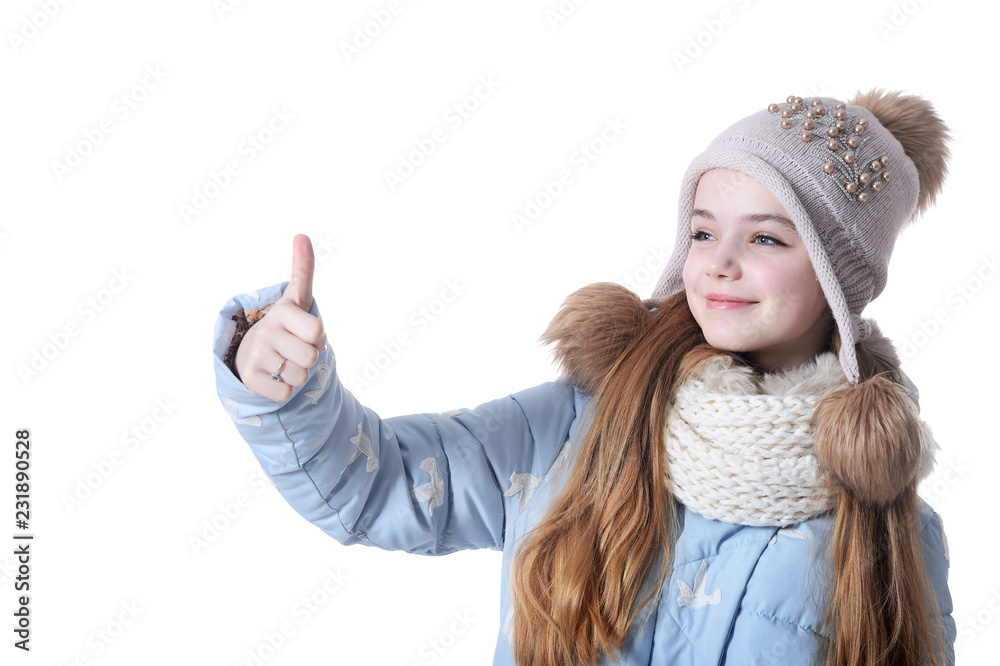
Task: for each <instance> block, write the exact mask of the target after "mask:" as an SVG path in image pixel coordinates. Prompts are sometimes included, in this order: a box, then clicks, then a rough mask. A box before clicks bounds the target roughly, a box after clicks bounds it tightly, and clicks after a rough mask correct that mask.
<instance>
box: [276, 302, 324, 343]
mask: <svg viewBox="0 0 1000 666" xmlns="http://www.w3.org/2000/svg"><path fill="white" fill-rule="evenodd" d="M275 323H277V324H278V325H279V326H280V327H281V329H283V330H285V331H288V332H289V333H291V334H292V335H294V336H295V337H297V338H299V339H300V340H303V341H305V342H308V343H309V344H311V345H313V346H315V347H316V349H320V348H321V347H322V346H323V345H324V344H326V331H325V330H324V328H323V322H322V321H320V319H319V317H317V316H315V315H312V314H310V313H308V312H305V311H304V310H300V309H299V308H298V307H288V305H282V306H281V310H280V312H279V313H278V314H277V315H276V316H275Z"/></svg>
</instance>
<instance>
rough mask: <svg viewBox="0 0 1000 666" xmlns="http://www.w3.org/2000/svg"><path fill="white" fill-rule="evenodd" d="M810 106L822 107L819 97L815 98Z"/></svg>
mask: <svg viewBox="0 0 1000 666" xmlns="http://www.w3.org/2000/svg"><path fill="white" fill-rule="evenodd" d="M812 105H813V106H823V100H821V99H820V98H819V97H817V98H816V99H814V100H813V101H812Z"/></svg>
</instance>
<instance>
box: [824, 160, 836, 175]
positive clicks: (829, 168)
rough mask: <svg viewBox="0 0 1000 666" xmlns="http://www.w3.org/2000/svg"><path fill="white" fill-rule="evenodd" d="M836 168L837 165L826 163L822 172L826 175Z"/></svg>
mask: <svg viewBox="0 0 1000 666" xmlns="http://www.w3.org/2000/svg"><path fill="white" fill-rule="evenodd" d="M836 168H837V165H835V164H834V163H833V162H827V163H826V164H824V165H823V171H825V172H826V173H833V170H834V169H836Z"/></svg>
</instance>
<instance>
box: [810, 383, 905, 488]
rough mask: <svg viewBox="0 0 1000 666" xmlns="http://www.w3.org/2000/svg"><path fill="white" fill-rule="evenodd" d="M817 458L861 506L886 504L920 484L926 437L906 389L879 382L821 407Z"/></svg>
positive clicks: (830, 398)
mask: <svg viewBox="0 0 1000 666" xmlns="http://www.w3.org/2000/svg"><path fill="white" fill-rule="evenodd" d="M814 420H815V426H816V438H815V443H814V449H815V455H816V459H817V460H818V461H819V464H820V466H821V467H823V468H824V469H826V470H827V471H828V472H829V473H830V474H832V475H833V476H834V478H835V479H836V480H837V481H838V482H839V483H840V484H842V485H843V486H844V487H845V488H847V489H848V490H849V491H850V492H851V493H852V494H853V495H854V496H855V497H857V498H858V499H859V500H860V501H862V502H865V503H868V504H875V505H885V504H888V503H889V502H892V501H893V500H895V499H896V498H897V497H898V496H899V494H900V493H902V492H903V490H904V489H905V488H906V487H907V486H908V485H909V484H910V483H911V482H913V481H914V479H915V478H916V477H917V474H918V472H919V471H920V469H921V467H922V465H921V463H922V455H923V454H922V450H921V449H922V446H921V443H922V441H923V439H924V433H922V431H921V421H920V417H919V415H918V413H917V407H916V405H915V404H914V402H913V400H912V398H911V397H910V395H909V394H908V393H907V391H906V389H905V388H904V387H903V386H901V385H900V384H897V383H895V382H893V381H890V380H889V379H886V378H885V377H881V376H879V377H873V378H872V379H869V380H867V381H864V382H861V383H860V384H856V385H854V386H850V387H848V388H844V389H841V390H839V391H834V392H833V393H829V394H827V395H825V396H824V397H823V398H821V399H820V400H819V401H818V402H817V403H816V411H815V414H814Z"/></svg>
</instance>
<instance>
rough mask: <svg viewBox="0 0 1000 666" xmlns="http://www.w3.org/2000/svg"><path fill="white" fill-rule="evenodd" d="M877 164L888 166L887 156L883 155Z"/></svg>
mask: <svg viewBox="0 0 1000 666" xmlns="http://www.w3.org/2000/svg"><path fill="white" fill-rule="evenodd" d="M879 162H881V163H882V166H889V156H888V155H883V156H882V157H880V158H879Z"/></svg>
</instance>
